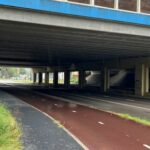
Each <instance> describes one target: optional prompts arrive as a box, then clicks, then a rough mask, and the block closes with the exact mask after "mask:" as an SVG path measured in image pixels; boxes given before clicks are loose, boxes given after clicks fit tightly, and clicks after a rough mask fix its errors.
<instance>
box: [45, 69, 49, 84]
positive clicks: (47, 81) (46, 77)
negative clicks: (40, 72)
mask: <svg viewBox="0 0 150 150" xmlns="http://www.w3.org/2000/svg"><path fill="white" fill-rule="evenodd" d="M45 84H46V85H48V84H49V72H46V73H45Z"/></svg>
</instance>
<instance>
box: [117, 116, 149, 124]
mask: <svg viewBox="0 0 150 150" xmlns="http://www.w3.org/2000/svg"><path fill="white" fill-rule="evenodd" d="M115 114H116V115H117V116H119V117H121V118H123V119H127V120H131V121H134V122H136V123H140V124H142V125H145V126H150V121H149V120H145V119H141V118H138V117H133V116H131V115H129V114H121V113H115Z"/></svg>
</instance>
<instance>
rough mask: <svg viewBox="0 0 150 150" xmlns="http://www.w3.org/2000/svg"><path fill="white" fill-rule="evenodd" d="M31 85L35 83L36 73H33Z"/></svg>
mask: <svg viewBox="0 0 150 150" xmlns="http://www.w3.org/2000/svg"><path fill="white" fill-rule="evenodd" d="M33 83H36V73H33Z"/></svg>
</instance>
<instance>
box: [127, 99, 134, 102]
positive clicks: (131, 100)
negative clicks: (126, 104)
mask: <svg viewBox="0 0 150 150" xmlns="http://www.w3.org/2000/svg"><path fill="white" fill-rule="evenodd" d="M126 100H127V101H130V102H134V101H135V100H133V99H126Z"/></svg>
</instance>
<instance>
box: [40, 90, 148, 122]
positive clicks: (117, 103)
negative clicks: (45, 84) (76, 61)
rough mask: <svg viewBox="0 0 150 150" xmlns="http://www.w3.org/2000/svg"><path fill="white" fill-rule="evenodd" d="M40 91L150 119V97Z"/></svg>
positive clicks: (106, 109) (99, 107)
mask: <svg viewBox="0 0 150 150" xmlns="http://www.w3.org/2000/svg"><path fill="white" fill-rule="evenodd" d="M40 92H42V93H45V94H48V95H51V96H57V97H58V98H64V99H66V100H70V101H74V102H78V103H81V104H86V105H88V106H90V107H91V106H93V107H95V108H98V109H101V110H104V111H109V112H115V113H123V114H130V115H132V116H135V117H139V118H142V119H147V120H150V99H141V98H129V97H126V98H125V97H113V96H108V95H99V94H95V93H81V92H67V91H66V92H65V91H60V90H59V91H56V90H47V91H45V90H40Z"/></svg>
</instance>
